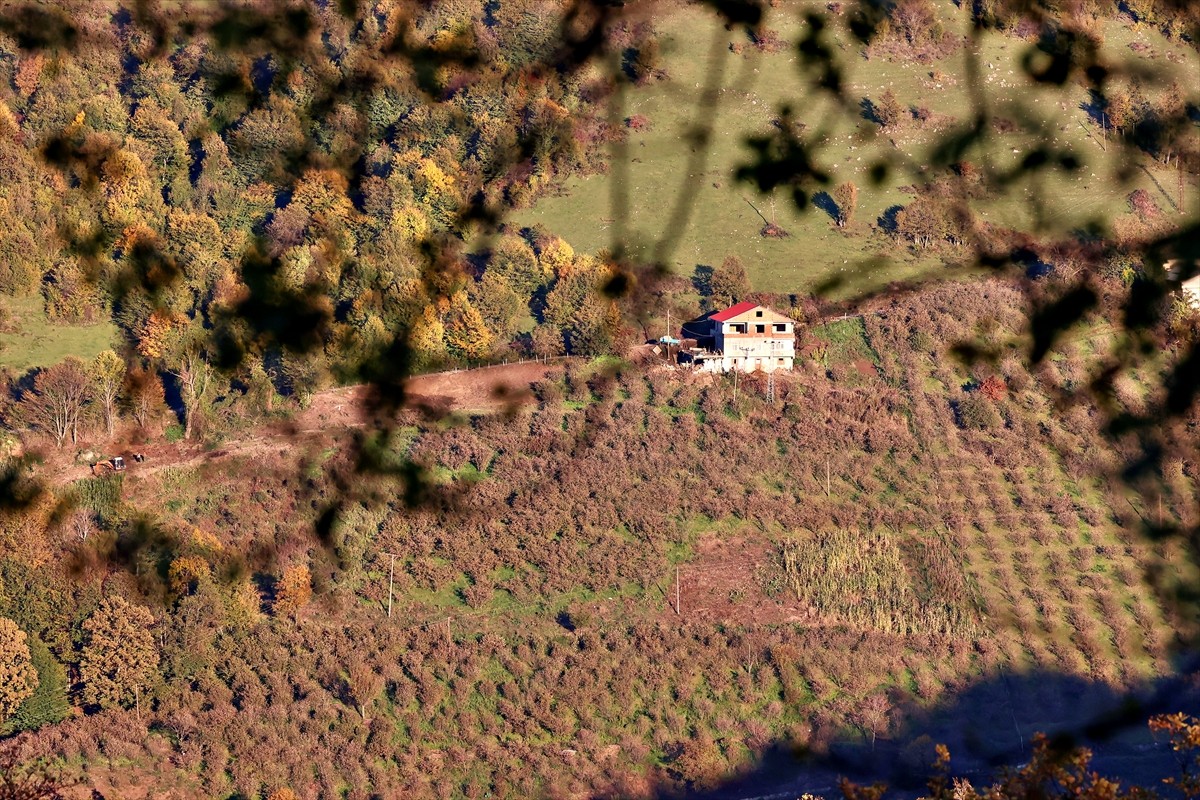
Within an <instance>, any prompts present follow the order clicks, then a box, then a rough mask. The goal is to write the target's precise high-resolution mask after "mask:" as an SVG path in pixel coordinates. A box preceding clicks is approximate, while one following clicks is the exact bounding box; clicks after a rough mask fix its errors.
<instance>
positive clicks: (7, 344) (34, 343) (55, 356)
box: [0, 297, 117, 373]
mask: <svg viewBox="0 0 1200 800" xmlns="http://www.w3.org/2000/svg"><path fill="white" fill-rule="evenodd" d="M0 303H3V304H4V305H5V306H6V307H7V308H8V310H9V312H10V313H11V315H12V321H13V327H14V328H15V330H14V331H12V332H9V333H0V367H8V368H9V369H11V370H13V371H14V372H17V373H22V372H25V371H26V370H29V369H32V368H34V367H45V366H49V365H51V364H56V363H58V362H59V361H62V360H63V359H64V358H66V357H67V356H78V357H79V358H82V359H90V358H94V357H95V355H96V354H97V353H99V352H100V351H101V350H106V349H108V348H110V347H112V345H113V341H114V339H115V338H116V333H117V329H116V327H115V326H114V325H113V324H112V323H111V322H108V321H105V322H101V323H98V324H96V325H62V324H56V323H54V322H51V321H50V320H48V319H47V318H46V313H45V311H43V310H42V302H41V299H40V298H38V297H5V298H0Z"/></svg>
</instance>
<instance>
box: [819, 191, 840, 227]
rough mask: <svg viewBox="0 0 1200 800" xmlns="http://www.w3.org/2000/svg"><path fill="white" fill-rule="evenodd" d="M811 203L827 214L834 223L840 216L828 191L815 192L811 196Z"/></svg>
mask: <svg viewBox="0 0 1200 800" xmlns="http://www.w3.org/2000/svg"><path fill="white" fill-rule="evenodd" d="M812 204H813V205H814V206H816V207H817V208H819V209H821V210H822V211H824V212H825V213H826V214H828V215H829V218H830V219H831V220H833V221H834V222H835V223H836V222H837V221H838V217H839V216H840V213H841V212H839V210H838V206H837V203H835V202H834V201H833V198H832V197H831V196H830V195H829V192H817V193H816V194H814V195H813V196H812Z"/></svg>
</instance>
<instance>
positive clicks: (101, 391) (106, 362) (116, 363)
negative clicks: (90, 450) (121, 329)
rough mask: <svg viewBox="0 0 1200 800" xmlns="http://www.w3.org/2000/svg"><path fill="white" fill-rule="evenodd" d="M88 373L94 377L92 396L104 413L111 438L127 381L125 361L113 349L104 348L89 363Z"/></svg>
mask: <svg viewBox="0 0 1200 800" xmlns="http://www.w3.org/2000/svg"><path fill="white" fill-rule="evenodd" d="M88 375H89V376H90V377H91V379H92V396H93V397H94V398H95V400H96V403H97V404H98V405H99V406H100V411H101V413H102V414H103V415H104V425H105V427H106V428H107V430H108V438H110V439H111V438H112V437H113V429H114V425H115V423H116V419H117V400H118V398H119V397H120V396H121V389H122V386H123V384H124V381H125V362H124V361H122V360H121V357H120V356H118V355H117V354H116V353H114V352H113V351H112V350H103V351H101V352H100V353H98V354H97V355H96V357H95V358H94V359H92V363H91V364H89V365H88Z"/></svg>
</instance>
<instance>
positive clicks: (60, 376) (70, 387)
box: [22, 357, 92, 447]
mask: <svg viewBox="0 0 1200 800" xmlns="http://www.w3.org/2000/svg"><path fill="white" fill-rule="evenodd" d="M91 398H92V383H91V380H90V379H89V378H88V374H87V369H86V368H85V366H84V363H83V362H82V361H80V360H79V359H78V358H74V357H71V358H67V359H66V360H64V361H62V362H61V363H59V364H55V365H54V366H53V367H47V368H46V369H44V370H42V371H41V372H39V373H38V375H37V377H36V378H35V379H34V381H33V392H32V393H31V394H30V395H27V396H26V398H25V399H24V401H23V403H22V405H23V407H24V410H25V412H26V415H27V419H28V421H29V423H30V424H31V425H33V426H34V427H36V428H40V429H41V430H43V431H45V432H47V433H49V434H50V435H51V436H53V437H54V439H55V442H56V443H57V444H58V446H59V447H62V443H63V440H64V439H66V438H67V436H68V435H70V437H71V442H72V443H73V444H74V443H76V442H78V441H79V418H80V417H81V416H82V415H83V409H84V407H85V406H87V404H88V403H89V402H90V401H91Z"/></svg>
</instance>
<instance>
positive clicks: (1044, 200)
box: [514, 3, 1196, 296]
mask: <svg viewBox="0 0 1200 800" xmlns="http://www.w3.org/2000/svg"><path fill="white" fill-rule="evenodd" d="M823 7H824V4H823V3H822V4H819V5H817V6H811V8H814V9H820V8H823ZM809 8H810V7H809V6H798V5H784V6H783V7H780V8H774V9H770V10H769V16H768V18H767V22H766V24H767V26H768V27H769V28H770V29H772V30H774V31H775V32H776V33H777V34H778V35H779V37H780V38H781V39H782V40H783V42H784V46H783V47H782V48H781V49H779V50H778V51H777V52H773V53H771V52H760V51H759V50H757V49H756V48H755V47H753V46H752V45H751V43H750V41H749V40H748V38H747V37H746V35H745V34H744V33H741V32H738V31H736V30H735V31H732V32H730V31H726V30H725V29H724V26H723V25H721V24H720V23H718V22H717V21H716V20H715V18H714V16H713V15H712V14H711V13H708V12H707V11H705V10H703V9H700V8H696V7H691V6H689V7H684V8H680V9H678V10H673V11H671V12H670V13H669V14H667V15H665V16H663V17H661V18H660V19H658V20H657V27H658V31H659V34H660V37H661V52H662V64H663V66H664V68H665V70H666V79H665V80H663V81H660V82H658V83H656V84H653V85H650V86H647V87H640V88H628V89H626V90H625V94H624V99H623V103H624V107H623V109H622V110H620V112H619V117H620V118H622V119H624V118H628V117H630V116H633V115H642V116H644V117H646V118H647V119H648V120H649V123H650V124H649V127H648V128H645V129H643V130H640V131H636V130H629V131H628V133H629V136H628V140H627V141H626V142H625V143H624V144H623V145H618V146H615V147H614V148H613V153H612V158H611V162H610V169H609V170H608V171H607V173H606V174H602V175H593V176H589V177H583V178H574V179H572V180H570V181H568V182H567V183H566V185H565V187H564V188H563V191H561V192H559V193H558V194H557V195H553V196H547V197H544V198H542V199H541V200H540V201H539V202H538V203H536V204H535V205H534V206H533V207H532V208H530V209H526V210H523V211H520V212H517V213H516V214H515V215H514V220H515V221H517V222H519V223H521V224H536V223H540V224H542V225H544V226H546V227H547V228H548V229H549V230H551V231H553V232H555V233H557V234H558V235H560V236H563V237H564V238H566V239H567V240H568V241H569V242H570V243H571V244H572V245H573V246H574V247H575V248H576V249H581V250H585V251H592V252H594V251H597V250H600V249H602V248H614V247H615V246H616V244H617V242H620V241H625V242H628V243H631V246H632V248H633V251H634V254H635V255H636V256H638V257H640V258H643V259H647V260H656V259H658V258H662V259H663V260H664V261H665V262H666V263H667V264H669V265H670V266H671V267H672V268H673V269H674V270H676V271H677V272H679V273H681V274H691V273H692V272H693V271H694V270H695V268H696V266H697V265H701V264H704V265H714V264H719V263H720V262H721V260H722V259H724V258H725V257H726V256H729V255H737V256H739V257H740V258H741V259H742V260H743V261H744V262H745V263H746V266H747V268H748V270H749V272H750V278H751V282H752V284H753V285H754V287H755V288H757V289H760V290H764V291H775V292H809V291H814V290H816V289H818V288H819V287H822V286H825V287H826V288H827V290H828V291H829V292H830V293H831V294H832V295H835V296H838V295H846V294H850V293H854V292H859V291H865V290H870V289H874V288H880V287H882V286H883V285H885V284H886V283H888V282H891V281H896V280H910V279H916V278H920V277H927V276H930V275H937V276H939V277H947V276H949V275H953V274H961V273H962V272H963V270H962V269H961V268H958V269H956V268H955V267H954V266H953V265H954V262H955V260H956V256H958V254H956V253H954V252H952V251H950V252H940V253H936V254H934V253H925V254H921V255H915V254H912V253H909V252H907V250H906V249H904V248H901V247H899V246H898V245H897V244H896V243H895V242H894V241H893V240H892V239H891V238H890V237H888V236H887V235H885V234H883V233H882V232H880V231H879V230H877V226H876V221H877V219H878V218H879V217H880V216H881V215H883V214H884V212H885V211H886V210H887V209H889V208H890V207H892V206H896V205H903V204H905V203H907V202H909V201H910V200H911V199H912V194H911V193H908V192H905V191H902V187H905V186H913V185H917V186H919V185H921V184H923V183H925V182H926V181H927V180H928V178H929V177H933V176H935V175H936V172H933V171H929V172H924V173H923V172H922V169H923V168H924V167H926V166H927V162H928V161H929V159H928V155H929V152H930V150H931V147H932V145H933V144H934V142H935V141H936V140H938V139H939V138H940V137H942V136H944V135H946V134H947V133H949V132H950V131H952V130H954V129H955V128H956V126H962V125H965V124H966V120H967V119H968V117H969V112H970V108H971V105H970V101H969V99H968V94H967V91H966V88H965V86H964V81H962V80H961V79H960V78H959V77H957V76H961V75H962V74H964V64H965V58H964V56H965V54H966V49H965V48H963V49H960V50H959V52H958V53H956V54H954V55H952V56H950V57H948V58H945V59H943V60H941V61H940V62H934V63H932V64H926V65H923V64H920V63H916V62H915V61H893V60H881V59H873V60H868V59H867V58H865V57H864V54H863V51H862V47H861V46H859V45H857V43H850V42H847V41H844V40H843V39H844V32H843V28H842V26H841V25H834V26H831V28H830V29H828V32H829V33H831V35H832V39H831V40H830V41H832V42H833V43H834V47H835V52H836V54H837V57H838V58H839V59H840V61H841V64H842V67H843V74H844V80H845V83H846V84H847V85H848V88H849V96H850V97H851V98H854V99H855V102H854V103H853V104H852V106H853V107H852V108H849V109H848V108H846V107H843V106H839V105H837V104H835V103H834V102H833V101H832V100H830V99H829V98H828V97H825V96H819V95H818V94H817V93H815V92H813V91H811V90H806V85H807V82H808V79H807V78H805V77H804V76H803V75H802V72H801V65H800V61H799V56H798V52H797V49H796V47H795V42H796V41H797V40H798V38H799V37H800V36H801V35H802V33H803V27H804V23H802V22H801V18H802V16H803V14H804V13H805V12H806V10H808V9H809ZM943 13H944V14H945V15H946V24H947V26H948V28H949V29H950V30H957V31H965V30H966V24H967V19H966V17H965V15H964V12H960V11H958V10H957V9H956V8H955V7H954V6H953V5H951V4H949V3H947V4H945V10H944V12H943ZM839 37H843V38H839ZM1135 42H1138V43H1140V44H1139V45H1138V46H1139V48H1143V49H1142V52H1141V53H1140V54H1135V53H1134V51H1133V50H1132V49H1131V48H1130V46H1129V45H1131V44H1134V43H1135ZM1105 43H1106V44H1105V46H1106V50H1107V51H1108V52H1112V53H1114V54H1115V55H1114V56H1113V58H1114V59H1117V60H1120V59H1126V60H1128V61H1130V63H1134V64H1136V66H1137V67H1138V68H1139V69H1143V70H1152V71H1153V70H1161V71H1162V73H1163V74H1165V75H1167V76H1169V77H1168V78H1167V80H1165V81H1163V84H1167V83H1169V80H1170V78H1171V77H1177V78H1179V79H1180V80H1181V82H1182V81H1185V80H1186V76H1187V73H1188V71H1189V70H1191V71H1192V74H1195V70H1194V68H1195V67H1196V54H1195V53H1190V55H1189V54H1188V51H1187V50H1186V49H1185V48H1182V47H1180V46H1177V45H1174V44H1172V43H1170V42H1168V41H1167V40H1166V39H1164V38H1163V37H1162V36H1161V35H1159V34H1158V33H1157V32H1154V31H1150V30H1141V31H1135V30H1133V29H1132V28H1131V27H1129V26H1126V25H1122V24H1119V23H1111V24H1110V25H1109V26H1108V27H1107V29H1106V32H1105ZM731 45H732V46H733V47H731ZM1032 47H1033V45H1032V44H1031V43H1029V42H1026V41H1023V40H1019V39H1015V38H1012V37H1008V36H1003V35H1001V34H990V35H988V36H987V37H986V38H985V39H984V40H983V44H982V49H981V50H980V52H979V54H978V55H979V64H980V67H981V75H980V85H981V87H982V89H983V90H984V91H983V96H984V98H985V103H986V104H987V107H988V109H989V110H990V111H991V112H992V113H993V114H994V115H995V116H997V117H1001V118H1004V119H1007V120H1012V121H1014V122H1019V123H1020V125H1021V128H1022V129H1023V130H1020V131H1017V132H1010V133H1000V132H998V131H997V130H995V129H993V130H989V134H988V136H987V137H986V138H985V139H984V141H983V143H982V144H981V145H979V146H975V147H974V148H973V149H972V150H969V151H968V152H967V153H966V154H965V156H964V157H965V158H966V159H968V160H970V161H972V162H974V163H976V164H983V163H988V164H990V165H991V166H992V167H993V168H995V169H996V170H998V171H1003V170H1006V169H1009V168H1011V167H1013V166H1015V165H1017V164H1019V163H1020V161H1021V159H1023V158H1024V156H1025V154H1026V153H1028V152H1029V150H1030V149H1032V148H1033V147H1034V146H1035V145H1037V144H1041V145H1043V146H1045V147H1050V148H1054V149H1055V150H1058V151H1063V150H1068V151H1070V152H1073V153H1074V154H1075V155H1076V157H1077V158H1078V159H1079V160H1080V162H1081V164H1082V166H1081V167H1080V168H1079V169H1077V170H1075V171H1074V172H1066V171H1063V170H1061V169H1059V170H1049V171H1043V172H1041V173H1039V174H1038V175H1037V176H1035V177H1026V178H1022V179H1021V180H1018V181H1015V182H1013V183H1012V184H1010V185H1008V186H1007V188H1006V190H1005V191H1004V192H1003V193H1002V194H998V195H996V196H991V197H989V198H987V199H985V200H980V201H976V202H975V203H974V208H975V210H976V212H977V214H978V216H979V217H980V219H981V220H983V221H987V222H991V223H995V224H999V225H1004V226H1012V227H1017V228H1020V229H1022V230H1041V231H1044V232H1064V233H1065V232H1069V231H1071V230H1072V229H1076V228H1082V227H1084V226H1088V225H1092V226H1095V227H1098V228H1099V229H1100V230H1106V229H1108V228H1110V226H1111V223H1112V220H1113V218H1115V217H1116V216H1118V215H1119V214H1121V213H1123V212H1124V211H1125V210H1126V208H1127V201H1126V198H1127V197H1128V195H1129V193H1130V192H1132V191H1133V190H1134V189H1137V188H1144V189H1146V190H1148V191H1149V192H1150V193H1151V194H1152V195H1153V196H1154V197H1155V199H1156V201H1157V202H1158V204H1159V205H1160V206H1161V207H1162V208H1163V210H1164V211H1166V212H1168V213H1171V212H1173V211H1174V208H1175V207H1174V204H1173V203H1174V198H1175V186H1176V182H1175V175H1174V173H1173V172H1172V171H1170V170H1163V169H1161V168H1160V167H1158V165H1157V164H1156V162H1154V161H1153V160H1152V159H1151V158H1149V157H1148V156H1146V155H1144V154H1137V155H1136V156H1131V155H1130V154H1129V153H1128V152H1122V151H1121V150H1120V148H1117V147H1115V146H1113V144H1112V143H1111V142H1110V143H1108V146H1107V150H1105V149H1104V142H1103V141H1102V140H1101V138H1100V131H1099V130H1098V129H1097V128H1096V127H1095V125H1094V124H1093V123H1092V122H1091V120H1090V119H1089V118H1088V115H1087V113H1086V111H1085V110H1084V109H1083V108H1082V107H1081V106H1082V105H1084V104H1086V103H1087V101H1088V99H1089V98H1088V96H1087V93H1086V91H1085V90H1084V89H1083V88H1081V87H1079V86H1077V85H1072V84H1068V85H1067V87H1065V88H1064V87H1053V88H1050V89H1040V88H1038V87H1036V85H1034V84H1033V83H1032V81H1031V80H1030V79H1028V78H1027V77H1025V76H1024V73H1023V72H1022V69H1021V64H1022V59H1023V58H1024V57H1025V56H1026V54H1027V52H1028V51H1030V50H1031V48H1032ZM734 48H737V49H740V50H741V52H740V53H737V52H734V51H733V50H734ZM710 82H712V83H711V84H710ZM710 85H711V86H715V87H718V88H717V91H716V92H715V93H708V96H710V97H711V96H714V95H715V97H716V102H715V103H712V104H704V103H702V98H704V97H705V95H706V87H709V86H710ZM1185 85H1186V84H1185ZM888 88H891V89H892V91H893V92H894V93H895V94H896V96H897V98H898V99H899V101H900V103H901V104H902V105H904V106H906V107H907V106H911V107H923V108H926V109H928V110H929V111H930V112H931V114H932V118H931V119H930V120H929V121H928V122H923V123H918V122H917V121H916V120H912V121H907V122H906V123H905V124H904V126H903V127H902V128H901V129H900V130H898V131H896V132H894V133H889V134H888V135H883V134H880V133H879V126H878V125H877V124H876V123H874V122H872V121H869V120H868V119H867V118H866V117H865V116H864V114H862V113H859V110H858V105H857V103H858V102H859V101H860V100H861V99H862V98H870V99H872V100H874V101H878V99H879V97H880V96H881V95H882V94H883V92H884V91H885V90H886V89H888ZM784 106H788V107H790V108H791V110H792V112H793V114H794V117H795V119H796V120H798V121H799V122H802V123H804V125H805V129H804V131H803V133H802V134H801V135H802V137H803V138H804V140H805V141H806V142H807V143H809V144H811V145H812V146H813V152H814V154H815V160H816V163H817V164H818V165H819V166H821V167H822V168H824V169H825V170H826V171H827V172H829V173H830V174H831V177H832V180H831V182H830V184H829V185H828V186H827V187H825V188H826V189H832V187H833V186H834V185H836V184H837V183H839V182H842V181H845V180H852V181H854V182H855V183H856V184H858V186H859V187H860V191H859V207H858V211H857V214H856V216H855V219H854V221H853V223H852V225H851V226H850V227H849V228H848V229H845V230H838V229H837V228H836V227H835V226H834V224H833V222H832V220H831V218H830V216H829V215H828V214H827V213H826V212H824V211H822V210H820V209H817V208H814V207H813V206H812V205H811V204H810V205H809V206H808V208H807V209H806V210H804V211H799V210H797V209H796V208H795V206H794V205H793V203H792V202H791V201H790V199H789V197H788V194H786V193H785V192H784V191H777V192H776V193H775V195H774V196H763V195H760V194H758V193H757V192H756V190H755V188H754V187H752V186H751V185H749V184H746V183H742V182H739V181H737V180H735V178H734V172H735V170H736V167H737V166H738V165H741V164H746V163H748V162H749V160H750V157H751V150H750V149H749V147H748V146H747V140H748V139H749V138H750V137H754V136H763V135H768V134H769V133H770V132H771V131H773V130H775V129H774V128H773V127H772V122H773V120H775V119H777V118H778V116H779V111H780V109H781V108H782V107H784ZM709 125H711V136H710V138H709V141H708V143H707V145H703V146H701V145H697V144H696V141H697V137H696V136H695V134H694V132H695V131H696V130H697V129H698V127H700V126H709ZM697 147H702V148H703V149H702V150H701V151H699V152H697ZM1131 158H1132V159H1134V162H1133V163H1131V162H1130V160H1129V159H1131ZM881 160H886V161H887V162H889V163H890V164H891V165H892V168H891V169H890V170H889V173H888V175H887V177H886V178H885V179H884V180H883V182H882V183H880V184H879V185H873V184H872V181H871V179H870V176H869V168H870V166H871V165H873V164H875V163H877V162H879V161H881ZM1143 165H1144V166H1145V167H1146V170H1143V169H1142V166H1143ZM923 175H924V176H925V177H923ZM814 188H816V187H814ZM681 198H686V202H687V204H688V205H687V212H686V213H684V214H680V213H679V212H678V207H679V206H678V204H679V203H680V202H681ZM622 208H624V209H625V211H624V212H622V210H621V209H622ZM764 218H765V219H766V220H769V221H771V222H774V223H775V224H777V225H779V226H780V227H782V228H783V229H784V230H785V231H786V232H787V233H788V234H789V235H788V236H787V237H785V238H765V237H763V236H762V235H760V231H761V230H762V229H763V226H764ZM664 243H665V245H666V246H664Z"/></svg>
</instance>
